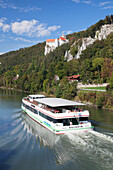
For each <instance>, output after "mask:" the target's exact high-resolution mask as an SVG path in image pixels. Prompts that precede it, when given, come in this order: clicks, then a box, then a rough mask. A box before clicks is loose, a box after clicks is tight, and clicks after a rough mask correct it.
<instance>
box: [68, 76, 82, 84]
mask: <svg viewBox="0 0 113 170" xmlns="http://www.w3.org/2000/svg"><path fill="white" fill-rule="evenodd" d="M68 81H69V82H70V83H71V82H73V81H80V75H73V76H70V77H68Z"/></svg>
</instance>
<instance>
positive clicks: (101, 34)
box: [65, 24, 113, 61]
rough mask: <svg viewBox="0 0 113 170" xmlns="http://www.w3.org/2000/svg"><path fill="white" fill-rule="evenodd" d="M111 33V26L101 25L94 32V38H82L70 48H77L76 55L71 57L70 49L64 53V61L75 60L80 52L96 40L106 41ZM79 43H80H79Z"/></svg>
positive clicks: (112, 27)
mask: <svg viewBox="0 0 113 170" xmlns="http://www.w3.org/2000/svg"><path fill="white" fill-rule="evenodd" d="M112 32H113V24H106V25H103V26H102V27H101V29H100V30H98V31H96V33H95V37H94V38H91V37H87V38H82V39H79V40H77V41H75V42H74V43H73V45H72V46H71V49H72V48H77V53H76V54H75V55H74V56H73V54H72V53H71V49H70V51H66V54H65V59H66V60H67V61H70V60H72V59H73V58H76V59H78V58H80V55H81V54H82V51H83V50H85V49H86V48H87V47H88V46H89V45H91V44H93V43H94V42H95V41H97V40H102V39H106V38H107V36H108V35H109V34H110V33H112ZM80 41H81V43H79V42H80Z"/></svg>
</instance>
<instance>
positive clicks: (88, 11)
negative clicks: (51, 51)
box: [0, 0, 113, 54]
mask: <svg viewBox="0 0 113 170" xmlns="http://www.w3.org/2000/svg"><path fill="white" fill-rule="evenodd" d="M112 11H113V1H112V0H0V54H2V53H5V52H9V51H12V50H18V49H19V48H24V47H29V46H32V45H35V44H37V43H39V42H43V41H45V40H46V39H48V38H58V37H59V36H60V35H62V34H63V33H64V34H69V33H73V32H78V31H82V30H84V29H87V28H88V27H90V26H91V25H92V24H95V23H96V22H98V21H99V20H100V19H104V18H105V16H106V15H111V14H113V12H112Z"/></svg>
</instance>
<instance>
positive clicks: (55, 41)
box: [44, 35, 68, 55]
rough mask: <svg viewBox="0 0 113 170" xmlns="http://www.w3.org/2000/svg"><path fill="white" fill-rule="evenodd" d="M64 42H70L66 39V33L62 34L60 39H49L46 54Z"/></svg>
mask: <svg viewBox="0 0 113 170" xmlns="http://www.w3.org/2000/svg"><path fill="white" fill-rule="evenodd" d="M64 43H68V40H67V39H66V36H65V35H62V36H61V37H60V38H58V39H57V38H56V39H47V40H46V46H45V52H44V55H46V54H48V53H49V52H50V51H53V50H55V48H56V47H59V46H61V45H62V44H64Z"/></svg>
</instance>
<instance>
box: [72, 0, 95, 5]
mask: <svg viewBox="0 0 113 170" xmlns="http://www.w3.org/2000/svg"><path fill="white" fill-rule="evenodd" d="M72 1H73V2H76V3H84V4H87V5H89V4H91V3H92V2H91V1H90V0H86V1H85V0H72Z"/></svg>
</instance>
